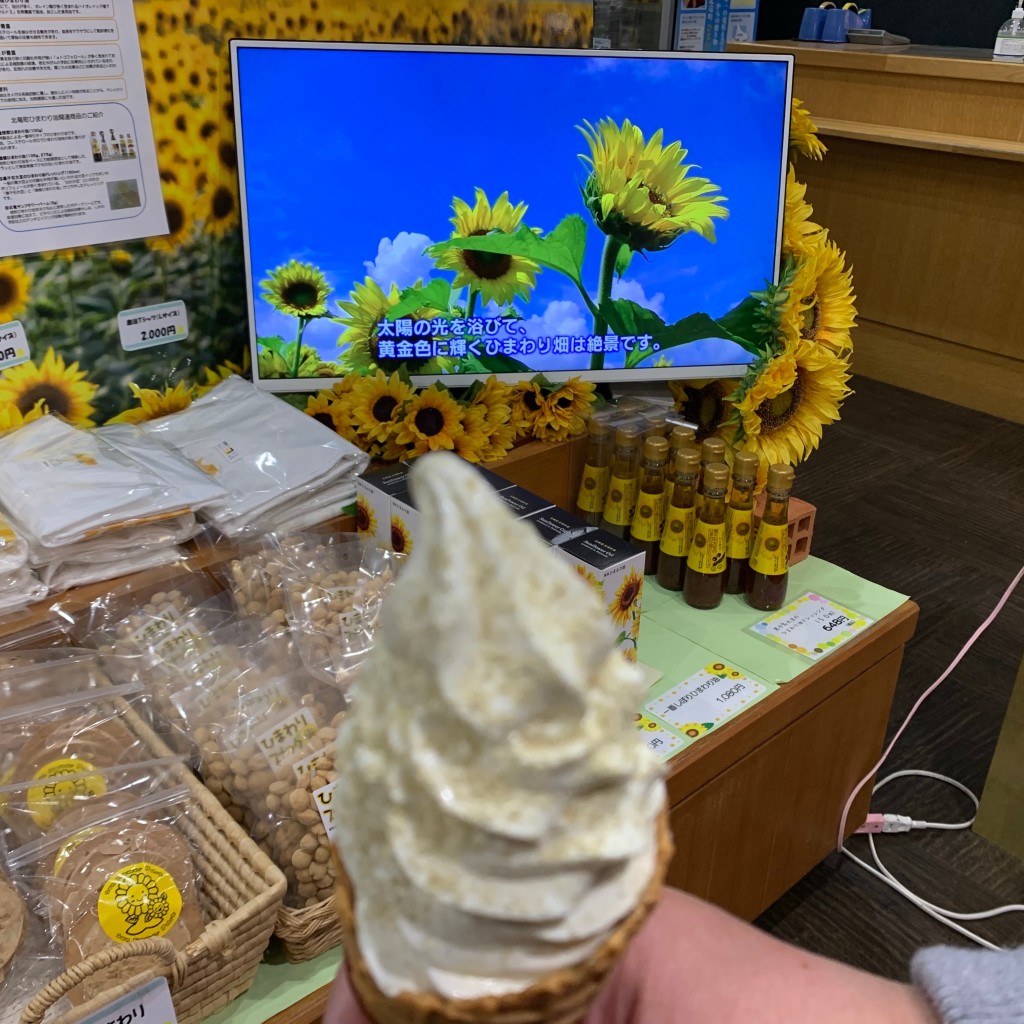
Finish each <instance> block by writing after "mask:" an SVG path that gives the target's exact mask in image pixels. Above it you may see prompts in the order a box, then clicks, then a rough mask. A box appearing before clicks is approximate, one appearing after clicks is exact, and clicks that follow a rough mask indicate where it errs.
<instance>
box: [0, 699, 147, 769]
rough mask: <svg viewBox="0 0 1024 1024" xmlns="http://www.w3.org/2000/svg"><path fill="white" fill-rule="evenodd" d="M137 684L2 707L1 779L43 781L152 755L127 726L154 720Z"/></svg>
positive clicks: (144, 742)
mask: <svg viewBox="0 0 1024 1024" xmlns="http://www.w3.org/2000/svg"><path fill="white" fill-rule="evenodd" d="M151 705H152V702H151V700H150V699H149V698H148V697H147V696H146V695H145V693H144V691H143V685H142V683H141V682H132V683H124V684H121V685H119V686H109V687H102V688H100V687H97V688H95V689H92V690H87V691H85V692H83V693H78V694H73V695H65V696H59V697H52V698H49V699H43V700H37V701H33V702H31V703H26V704H21V705H18V706H15V707H13V708H3V709H2V710H0V779H2V781H3V783H4V784H6V783H8V782H12V781H25V780H29V779H34V780H38V781H41V782H43V781H45V780H48V779H52V778H57V777H59V776H62V775H74V774H79V773H85V772H90V771H93V770H94V769H96V768H110V767H113V766H114V765H119V764H130V763H131V762H133V761H136V762H137V761H144V760H147V759H148V758H150V757H151V756H152V754H151V753H150V750H149V747H148V744H147V742H146V741H145V740H144V739H143V738H141V737H140V736H138V735H137V734H136V733H135V732H134V731H133V730H132V729H131V728H130V727H129V725H128V724H127V719H128V717H129V714H134V715H137V716H140V717H141V718H142V719H143V720H148V721H149V722H152V721H153V718H152V707H151Z"/></svg>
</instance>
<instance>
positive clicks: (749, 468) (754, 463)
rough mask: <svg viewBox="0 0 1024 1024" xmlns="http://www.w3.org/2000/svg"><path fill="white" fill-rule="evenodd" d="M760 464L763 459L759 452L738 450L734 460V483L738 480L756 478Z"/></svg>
mask: <svg viewBox="0 0 1024 1024" xmlns="http://www.w3.org/2000/svg"><path fill="white" fill-rule="evenodd" d="M760 466H761V460H760V458H758V455H757V452H737V453H736V457H735V458H734V459H733V461H732V479H733V484H734V485H735V483H736V481H737V480H756V479H757V471H758V469H759V468H760Z"/></svg>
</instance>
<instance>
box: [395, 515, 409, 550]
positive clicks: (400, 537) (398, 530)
mask: <svg viewBox="0 0 1024 1024" xmlns="http://www.w3.org/2000/svg"><path fill="white" fill-rule="evenodd" d="M391 550H392V551H394V552H395V554H397V555H411V554H412V534H411V533H410V532H409V527H408V526H406V525H405V520H404V519H402V518H401V517H400V516H392V517H391Z"/></svg>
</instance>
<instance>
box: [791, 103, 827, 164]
mask: <svg viewBox="0 0 1024 1024" xmlns="http://www.w3.org/2000/svg"><path fill="white" fill-rule="evenodd" d="M817 132H818V126H817V125H816V124H815V123H814V122H813V121H812V120H811V115H810V114H809V113H808V112H807V108H806V107H805V106H804V105H803V103H801V102H800V100H798V99H797V98H796V97H795V96H794V97H793V106H792V109H791V112H790V116H789V148H790V149H791V150H793V151H794V152H797V153H802V154H803V155H804V156H809V157H810V158H811V159H812V160H820V159H821V158H822V157H823V156H824V155H825V154H826V153H827V152H828V147H827V146H826V145H825V144H824V143H823V142H822V141H821V139H819V138H818V134H817Z"/></svg>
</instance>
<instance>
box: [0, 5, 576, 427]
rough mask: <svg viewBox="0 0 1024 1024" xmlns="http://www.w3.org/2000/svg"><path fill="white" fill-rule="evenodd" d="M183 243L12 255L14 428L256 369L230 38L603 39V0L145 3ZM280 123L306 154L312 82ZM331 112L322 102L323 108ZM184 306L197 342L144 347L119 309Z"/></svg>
mask: <svg viewBox="0 0 1024 1024" xmlns="http://www.w3.org/2000/svg"><path fill="white" fill-rule="evenodd" d="M135 10H136V20H137V22H138V27H139V35H140V40H141V45H142V57H143V66H144V68H145V72H146V79H147V87H148V93H149V106H150V113H151V115H152V118H153V128H154V135H155V137H156V142H157V156H158V160H159V164H160V170H161V177H162V179H163V189H164V204H165V206H166V209H167V216H168V223H169V226H170V234H168V235H166V236H162V237H154V238H148V239H145V240H140V241H133V242H128V243H119V244H117V245H103V246H93V247H87V248H79V249H74V250H62V251H58V252H48V253H40V254H38V255H36V256H28V257H20V258H14V257H11V258H0V323H6V322H8V321H10V320H14V319H18V320H20V321H21V322H22V323H23V325H24V327H25V331H26V334H27V337H28V341H29V345H30V348H31V354H32V358H31V360H30V361H29V362H26V363H23V364H21V365H20V366H17V367H13V368H11V369H9V370H7V371H6V372H4V373H2V374H0V430H4V429H11V428H13V427H16V426H18V425H20V424H21V423H22V422H24V420H25V419H26V418H29V419H31V418H34V417H36V416H39V415H43V414H44V413H46V412H53V413H57V414H60V415H62V416H64V417H65V418H66V419H68V420H69V421H70V422H72V423H74V424H76V425H78V426H92V425H97V424H100V423H105V422H108V421H109V420H111V419H115V418H117V419H124V420H128V421H131V422H137V421H140V420H144V419H150V418H153V417H154V416H159V415H163V414H165V413H168V412H173V411H175V410H177V409H181V408H184V407H185V406H187V405H188V404H189V403H190V402H191V401H192V399H193V398H194V397H195V396H196V395H197V394H199V393H201V392H202V390H204V389H208V388H209V387H211V386H213V385H214V384H216V383H217V382H218V381H219V380H221V379H222V378H223V377H224V376H226V375H228V374H229V373H232V372H238V371H239V370H245V369H246V368H247V365H248V363H247V361H248V337H247V327H246V314H245V285H244V278H243V258H242V243H241V231H240V227H239V223H238V218H239V205H238V203H239V201H238V176H237V158H236V151H235V141H234V128H233V121H232V116H233V110H232V94H231V83H230V76H229V61H228V40H229V39H231V38H233V37H246V38H284V39H320V40H336V41H363V40H365V41H377V42H418V43H459V44H481V45H482V44H491V45H520V46H528V45H540V46H566V47H577V46H588V45H589V42H590V34H591V15H592V5H591V3H590V2H589V0H586V2H578V0H472V2H470V0H345V2H344V3H337V2H333V0H226V2H218V0H136V3H135ZM276 85H277V87H278V88H279V90H280V91H279V95H278V105H277V107H276V110H277V112H278V113H277V117H276V119H275V129H276V130H278V131H279V132H280V133H281V138H282V147H283V148H286V149H288V150H289V151H290V152H292V153H296V152H298V151H299V149H301V146H302V145H303V144H308V143H309V140H304V139H296V138H295V137H294V136H292V135H290V134H289V124H290V117H291V112H292V111H293V110H294V109H295V105H296V104H300V105H304V106H307V105H308V106H313V107H318V98H317V97H316V96H313V95H308V94H307V93H306V92H305V91H304V90H303V87H302V85H301V83H294V82H279V83H276ZM318 109H319V108H318ZM167 299H182V300H184V302H185V304H186V307H187V310H188V319H189V337H188V339H187V340H186V341H184V342H180V343H175V344H172V345H166V346H163V347H159V348H151V349H146V350H142V351H138V352H134V353H128V352H125V351H124V350H123V349H122V348H121V346H120V343H119V340H118V331H117V323H116V318H117V313H118V311H119V310H121V309H127V308H132V307H135V306H144V305H150V304H153V303H158V302H163V301H165V300H167Z"/></svg>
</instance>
